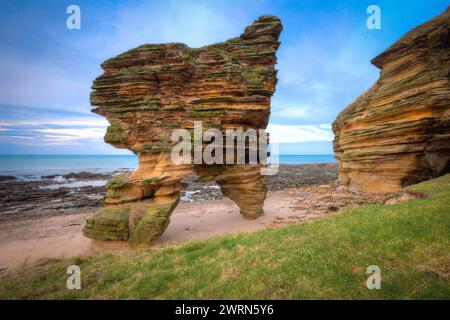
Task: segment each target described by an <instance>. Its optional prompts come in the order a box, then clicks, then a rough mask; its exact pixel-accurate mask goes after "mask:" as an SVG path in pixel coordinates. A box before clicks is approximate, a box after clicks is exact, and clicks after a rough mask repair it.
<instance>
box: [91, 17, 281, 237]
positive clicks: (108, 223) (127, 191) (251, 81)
mask: <svg viewBox="0 0 450 320" xmlns="http://www.w3.org/2000/svg"><path fill="white" fill-rule="evenodd" d="M281 31H282V25H281V22H280V20H279V19H278V18H277V17H273V16H262V17H260V18H259V19H258V20H256V21H255V22H254V23H253V24H251V25H250V26H248V27H247V28H246V29H245V31H244V33H243V34H242V35H241V36H240V37H237V38H232V39H230V40H227V41H225V42H222V43H217V44H213V45H208V46H205V47H201V48H197V49H193V48H190V47H188V46H186V45H185V44H181V43H168V44H146V45H142V46H140V47H138V48H135V49H132V50H130V51H127V52H125V53H123V54H120V55H118V56H117V57H115V58H112V59H109V60H107V61H105V62H104V63H103V64H102V68H103V70H104V74H103V75H101V76H100V77H98V78H97V79H96V80H95V81H94V83H93V86H92V89H93V91H92V93H91V104H92V105H93V106H96V107H95V108H94V109H93V112H95V113H97V114H100V115H102V116H104V117H106V118H107V119H108V121H109V123H110V126H109V127H108V129H107V132H106V135H105V141H106V142H107V143H110V144H111V145H113V146H114V147H117V148H126V149H129V150H131V151H132V152H133V153H135V154H136V155H137V156H138V158H139V168H138V169H137V171H136V172H133V173H131V174H127V175H121V176H118V177H114V178H113V179H112V180H111V181H110V182H109V183H108V191H107V194H106V196H105V200H104V203H105V205H106V208H104V209H101V210H100V211H98V212H97V213H95V214H94V215H93V216H91V217H90V218H89V219H88V220H87V223H86V227H85V229H84V234H85V235H86V236H88V237H90V238H93V239H99V240H129V241H130V242H133V243H153V242H155V241H157V240H158V239H159V237H160V236H161V234H162V233H163V231H164V230H165V228H166V227H167V225H168V223H169V217H170V215H171V213H172V211H173V209H174V208H175V206H176V204H177V203H178V200H179V197H180V191H181V190H182V188H183V187H184V184H183V181H182V180H183V179H184V178H186V177H188V176H190V175H191V174H192V173H193V172H195V174H196V175H197V176H199V177H200V179H202V180H204V181H212V180H214V181H216V182H217V183H218V184H219V186H220V187H221V190H222V193H223V194H224V195H225V196H227V197H229V198H230V199H231V200H233V201H234V202H235V203H236V204H237V205H238V206H239V208H240V211H241V213H242V215H243V216H244V217H246V218H249V219H254V218H257V217H258V216H260V215H261V214H263V204H264V199H265V197H266V189H267V188H266V177H265V176H264V175H262V174H261V170H260V169H261V167H262V164H261V163H259V162H258V163H256V164H230V165H225V164H223V165H222V164H219V165H218V164H213V165H206V164H195V165H194V164H174V163H173V162H172V160H171V151H172V148H173V146H174V142H173V141H172V139H171V134H172V132H173V131H174V130H175V129H187V130H191V131H192V130H193V129H194V121H201V122H202V127H203V130H207V129H209V128H215V129H218V130H220V131H221V132H222V133H223V136H224V139H226V130H227V129H242V130H244V131H245V130H247V129H249V128H251V129H256V130H258V129H265V128H266V126H267V124H268V120H269V115H270V99H271V96H272V95H273V93H274V91H275V85H276V82H277V79H276V70H275V67H274V66H275V63H276V55H275V53H276V50H277V49H278V47H279V45H280V42H279V41H278V37H279V35H280V33H281ZM205 32H207V30H205Z"/></svg>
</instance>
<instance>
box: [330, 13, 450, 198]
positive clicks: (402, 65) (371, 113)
mask: <svg viewBox="0 0 450 320" xmlns="http://www.w3.org/2000/svg"><path fill="white" fill-rule="evenodd" d="M449 46H450V7H449V8H448V9H447V10H446V11H445V12H444V13H442V14H441V15H439V16H438V17H436V18H434V19H432V20H430V21H428V22H426V23H424V24H422V25H420V26H418V27H416V28H415V29H413V30H411V31H410V32H408V33H407V34H406V35H404V36H403V37H402V38H400V39H399V40H398V41H397V42H396V43H394V44H393V45H392V46H391V47H390V48H389V49H387V50H386V51H384V52H383V53H381V54H380V55H379V56H377V57H376V58H375V59H373V60H372V64H374V65H375V66H376V67H378V68H380V69H381V73H380V78H379V80H378V81H377V82H376V83H375V84H374V85H373V86H372V87H371V88H370V89H369V90H368V91H367V92H366V93H364V94H363V95H362V96H360V97H359V98H357V99H356V100H355V101H354V102H353V103H352V104H351V105H349V106H348V107H347V108H346V109H344V110H343V111H342V112H341V113H340V114H339V116H338V117H337V119H336V120H335V122H334V123H333V131H334V133H335V139H334V151H335V154H336V158H337V160H338V161H339V178H340V181H341V182H342V183H343V184H346V185H349V186H351V187H353V188H356V189H360V190H363V191H366V192H372V193H383V192H392V191H395V190H398V189H399V188H400V187H403V186H406V185H409V184H413V183H417V182H419V181H423V180H426V179H429V178H431V177H435V176H439V175H442V174H444V173H446V172H449V170H450V161H449V160H450V47H449Z"/></svg>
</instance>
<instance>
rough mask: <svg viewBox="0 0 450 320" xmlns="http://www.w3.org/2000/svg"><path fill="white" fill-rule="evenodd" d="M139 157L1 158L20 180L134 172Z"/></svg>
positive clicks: (295, 159) (311, 158)
mask: <svg viewBox="0 0 450 320" xmlns="http://www.w3.org/2000/svg"><path fill="white" fill-rule="evenodd" d="M271 160H272V161H275V162H279V163H280V164H312V163H334V162H336V160H335V158H334V155H332V154H325V155H280V156H279V160H278V161H277V160H276V159H274V157H272V159H271ZM137 166H138V161H137V157H136V156H135V155H0V175H2V176H15V177H17V178H19V179H30V180H34V179H40V178H41V177H42V176H46V175H64V174H67V173H71V172H82V171H87V172H94V173H111V172H114V171H129V170H134V169H136V168H137Z"/></svg>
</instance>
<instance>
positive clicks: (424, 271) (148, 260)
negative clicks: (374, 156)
mask: <svg viewBox="0 0 450 320" xmlns="http://www.w3.org/2000/svg"><path fill="white" fill-rule="evenodd" d="M411 189H413V190H415V191H419V192H426V193H428V194H429V195H430V197H429V198H424V199H413V200H409V201H406V202H402V203H398V204H395V205H365V206H361V207H359V208H356V209H351V210H347V211H343V212H340V213H337V214H335V215H332V216H330V217H328V218H325V219H323V220H317V221H314V222H311V223H307V224H298V225H290V226H288V227H284V228H277V229H267V230H264V231H261V232H256V233H251V234H247V233H242V234H239V235H235V236H224V237H218V238H213V239H208V240H203V241H191V242H187V243H184V244H180V245H164V246H162V245H159V246H155V247H153V248H149V249H136V250H133V251H129V252H126V253H120V254H114V255H113V254H105V255H101V256H92V257H80V258H73V259H69V260H64V261H57V262H52V263H48V264H45V265H43V266H40V267H35V268H29V269H24V270H21V271H19V272H17V273H15V274H13V275H8V276H4V277H2V278H1V279H0V280H1V282H0V283H1V285H0V298H6V299H20V298H28V299H54V298H58V299H86V298H89V299H97V298H99V299H100V298H109V299H134V298H135V299H148V298H151V299H197V298H198V299H235V298H236V299H251V298H258V299H264V298H268V299H355V298H356V299H450V175H446V176H444V177H440V178H438V179H434V180H430V181H427V182H424V183H421V184H418V185H415V186H413V187H411ZM71 264H76V265H79V266H80V268H81V285H82V289H81V290H78V291H77V290H74V291H71V290H68V289H66V279H67V277H68V275H66V273H65V271H66V268H67V267H68V266H69V265H71ZM369 265H378V266H379V267H380V268H381V277H382V278H381V289H380V290H369V289H367V287H366V280H367V277H368V276H369V275H367V274H366V268H367V267H368V266H369Z"/></svg>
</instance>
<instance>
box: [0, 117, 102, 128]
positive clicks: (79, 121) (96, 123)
mask: <svg viewBox="0 0 450 320" xmlns="http://www.w3.org/2000/svg"><path fill="white" fill-rule="evenodd" d="M0 125H1V126H4V127H15V126H55V125H56V126H63V127H66V126H67V127H70V126H77V127H102V128H106V127H107V126H108V121H107V120H106V119H102V118H101V119H94V118H73V119H65V118H64V119H63V118H61V119H56V118H55V119H42V120H21V121H5V122H0ZM5 130H9V129H5Z"/></svg>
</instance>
